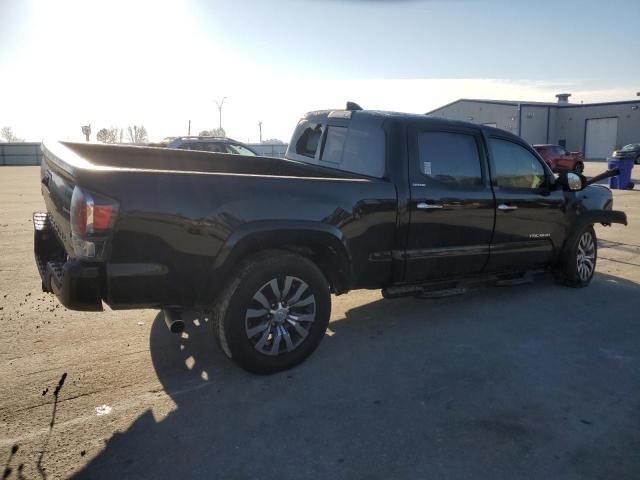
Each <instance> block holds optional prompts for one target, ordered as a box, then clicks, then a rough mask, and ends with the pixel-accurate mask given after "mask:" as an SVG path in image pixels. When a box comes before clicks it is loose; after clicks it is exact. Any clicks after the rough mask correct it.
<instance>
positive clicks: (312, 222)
mask: <svg viewBox="0 0 640 480" xmlns="http://www.w3.org/2000/svg"><path fill="white" fill-rule="evenodd" d="M41 180H42V192H43V197H44V200H45V204H46V206H47V213H46V220H44V221H45V223H47V224H50V225H51V229H52V235H55V237H57V239H58V241H59V243H60V245H61V246H62V247H63V250H60V249H58V248H57V247H56V246H55V245H54V244H51V246H52V251H53V252H55V255H53V257H55V258H53V260H54V262H53V263H54V265H53V266H54V267H55V268H53V270H54V273H56V274H57V270H56V269H58V267H59V268H60V269H62V268H63V266H64V265H63V263H64V258H65V257H66V258H67V264H65V265H67V266H66V268H67V269H70V268H71V267H70V266H69V262H70V260H77V262H79V263H77V262H76V263H75V264H73V265H74V268H75V267H77V268H78V273H77V275H85V279H84V280H83V282H84V283H85V284H87V283H88V281H87V280H86V276H88V273H87V271H88V270H87V269H93V270H90V273H91V275H93V276H94V277H95V284H98V285H100V287H99V291H98V292H96V293H95V294H94V295H93V296H92V297H91V298H92V300H91V303H88V304H87V305H74V308H77V309H91V308H93V307H95V308H97V307H98V306H99V305H96V301H95V298H96V297H99V298H101V299H102V300H104V301H105V302H106V303H107V304H109V305H110V306H111V307H112V308H132V307H134V306H135V307H160V306H167V305H183V306H184V305H186V306H194V305H202V304H205V303H206V302H209V301H211V298H212V292H214V291H216V290H217V289H219V288H220V286H221V285H224V284H225V282H226V276H227V273H226V272H225V271H223V270H224V268H223V267H222V266H221V265H223V263H224V264H225V265H226V264H227V263H226V262H227V261H228V260H227V259H228V258H229V252H230V251H231V250H233V252H237V251H238V250H237V249H236V245H237V244H238V243H239V242H240V243H242V242H243V241H244V240H241V239H244V238H248V237H252V238H254V240H251V241H252V242H253V241H257V242H259V243H260V244H263V243H264V242H267V241H273V242H276V240H277V239H280V238H282V236H281V235H280V234H278V233H277V232H283V233H282V235H284V234H287V235H291V234H292V232H297V231H301V232H309V231H314V232H319V233H318V234H314V235H313V238H312V239H311V241H316V239H317V238H321V237H322V235H323V234H324V235H329V236H331V237H332V238H334V239H335V240H334V241H336V242H338V243H339V244H343V245H345V246H346V248H347V249H348V252H349V254H348V255H349V256H350V257H351V258H352V261H353V266H352V267H351V268H352V271H351V272H348V276H349V279H350V280H349V285H348V286H345V287H344V288H345V289H346V288H349V287H351V286H352V285H364V286H366V285H369V284H375V283H379V282H380V281H382V280H383V279H386V278H388V277H389V276H390V274H391V263H390V261H380V260H379V258H380V256H381V255H382V256H384V258H385V259H390V251H391V245H392V242H393V239H394V234H395V222H396V214H397V194H396V189H395V186H394V185H393V184H392V183H391V182H389V181H388V180H384V179H375V178H369V177H365V176H361V175H357V174H349V173H345V172H341V171H338V170H334V169H331V168H326V167H320V166H314V165H307V164H305V163H302V162H297V161H291V160H284V159H276V158H269V157H253V156H252V157H248V156H247V157H245V156H240V155H230V154H221V153H211V152H197V151H189V150H173V149H164V148H153V147H136V146H115V145H99V144H81V143H69V142H53V143H51V142H46V143H44V145H43V162H42V177H41ZM76 187H78V188H80V189H81V190H82V191H84V192H88V193H90V194H91V195H93V196H100V195H102V196H105V197H108V198H110V199H112V200H114V201H115V202H117V205H118V207H117V208H118V212H117V218H116V220H115V224H114V225H113V228H112V230H111V231H110V232H109V235H108V238H106V239H104V238H103V239H98V240H100V241H101V242H102V244H103V245H104V246H103V247H102V248H100V250H99V252H100V253H101V256H99V257H97V256H96V257H95V258H78V255H77V251H76V253H74V245H73V236H72V234H71V222H70V211H71V202H72V197H73V192H74V190H75V189H76ZM258 232H264V233H258ZM305 234H306V233H305ZM255 239H257V240H255ZM276 243H277V242H276ZM338 247H339V246H338ZM338 247H336V248H338ZM339 248H342V247H339ZM65 252H66V253H65ZM371 252H376V254H375V255H374V256H372V254H371ZM47 257H51V255H44V256H43V257H42V258H41V259H40V263H41V264H43V265H45V266H46V265H47V262H48V261H50V260H52V258H47ZM60 262H62V263H60ZM59 263H60V265H58V264H59ZM45 270H46V269H45ZM72 273H73V272H69V275H68V277H71V274H72ZM71 281H72V280H69V282H71Z"/></svg>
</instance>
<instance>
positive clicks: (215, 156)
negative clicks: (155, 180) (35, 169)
mask: <svg viewBox="0 0 640 480" xmlns="http://www.w3.org/2000/svg"><path fill="white" fill-rule="evenodd" d="M43 152H44V154H45V156H47V157H48V158H50V159H53V160H54V161H56V160H57V162H56V163H58V165H59V166H61V167H63V168H64V169H65V170H67V171H68V172H69V173H71V174H74V172H77V170H78V169H88V170H122V169H124V170H147V171H159V172H183V173H196V174H197V173H200V174H237V175H267V176H284V177H317V178H350V179H355V178H360V179H365V178H366V177H363V176H360V175H356V174H348V173H346V172H341V171H339V170H333V169H329V168H324V167H319V166H315V165H309V164H305V163H302V162H297V161H295V160H287V159H281V158H272V157H255V156H243V155H231V154H226V153H213V152H198V151H193V150H178V149H168V148H156V147H142V146H133V145H103V144H93V143H73V142H45V143H44V144H43Z"/></svg>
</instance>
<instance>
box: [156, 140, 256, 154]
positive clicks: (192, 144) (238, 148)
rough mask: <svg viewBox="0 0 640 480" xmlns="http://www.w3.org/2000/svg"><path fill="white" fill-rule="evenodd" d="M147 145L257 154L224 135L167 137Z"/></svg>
mask: <svg viewBox="0 0 640 480" xmlns="http://www.w3.org/2000/svg"><path fill="white" fill-rule="evenodd" d="M149 146H151V147H164V148H179V149H181V150H198V151H201V152H216V153H232V154H234V155H249V156H257V155H258V154H257V153H256V152H255V151H254V150H252V149H251V148H250V147H248V146H247V145H245V144H244V143H241V142H238V141H237V140H233V139H231V138H226V137H191V136H187V137H167V138H165V139H164V140H162V141H161V142H158V143H151V144H149Z"/></svg>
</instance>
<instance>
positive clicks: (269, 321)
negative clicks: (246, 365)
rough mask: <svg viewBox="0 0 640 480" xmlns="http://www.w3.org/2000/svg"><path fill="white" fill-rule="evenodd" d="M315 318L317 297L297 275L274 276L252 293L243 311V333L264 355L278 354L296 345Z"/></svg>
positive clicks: (288, 350)
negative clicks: (248, 303) (245, 309)
mask: <svg viewBox="0 0 640 480" xmlns="http://www.w3.org/2000/svg"><path fill="white" fill-rule="evenodd" d="M315 319H316V299H315V297H314V295H313V293H312V292H311V290H310V288H309V285H308V284H307V283H306V282H304V281H303V280H301V279H300V278H298V277H294V276H288V275H287V276H284V277H280V278H273V279H271V280H269V281H268V282H267V283H265V284H264V285H262V286H261V287H260V288H259V289H258V291H257V292H256V293H255V294H254V295H253V297H252V299H251V302H250V305H249V308H248V309H247V311H246V314H245V321H244V326H245V333H246V334H247V338H248V339H249V341H250V342H251V344H252V345H253V347H254V348H255V349H256V350H257V351H259V352H260V353H262V354H264V355H272V356H275V355H280V354H283V353H287V352H291V351H293V350H295V349H296V348H298V347H299V346H300V345H302V343H303V342H304V340H305V339H306V338H307V336H308V335H309V330H310V328H311V326H312V324H313V322H314V320H315Z"/></svg>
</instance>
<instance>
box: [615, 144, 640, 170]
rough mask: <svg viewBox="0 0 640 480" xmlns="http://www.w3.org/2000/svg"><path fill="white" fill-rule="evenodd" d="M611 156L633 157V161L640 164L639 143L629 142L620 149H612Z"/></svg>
mask: <svg viewBox="0 0 640 480" xmlns="http://www.w3.org/2000/svg"><path fill="white" fill-rule="evenodd" d="M613 158H633V163H635V164H638V165H640V143H630V144H629V145H625V146H624V147H622V148H621V149H620V150H614V151H613Z"/></svg>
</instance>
